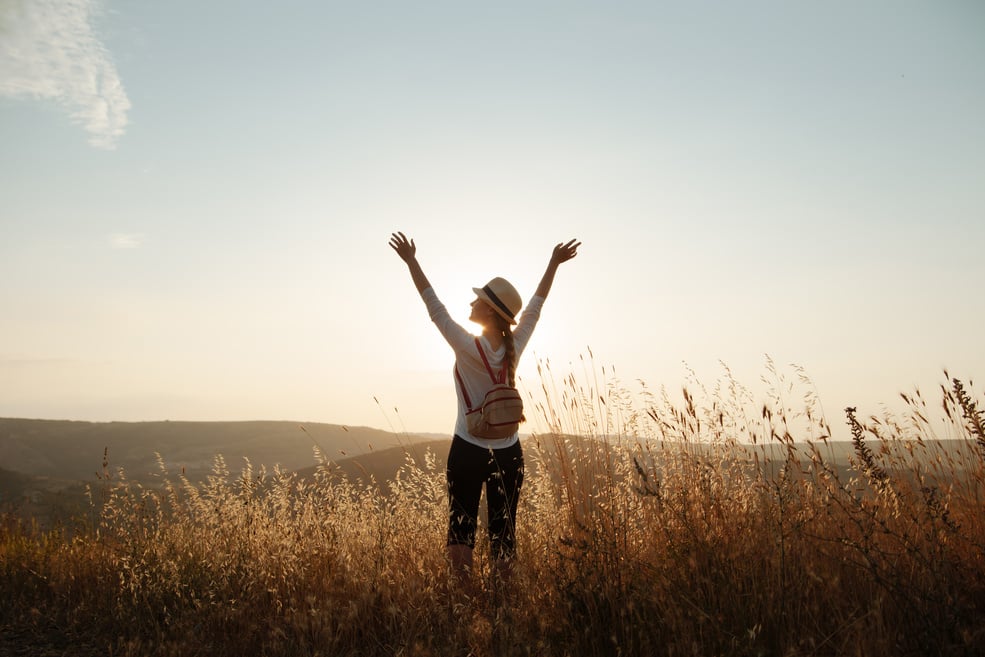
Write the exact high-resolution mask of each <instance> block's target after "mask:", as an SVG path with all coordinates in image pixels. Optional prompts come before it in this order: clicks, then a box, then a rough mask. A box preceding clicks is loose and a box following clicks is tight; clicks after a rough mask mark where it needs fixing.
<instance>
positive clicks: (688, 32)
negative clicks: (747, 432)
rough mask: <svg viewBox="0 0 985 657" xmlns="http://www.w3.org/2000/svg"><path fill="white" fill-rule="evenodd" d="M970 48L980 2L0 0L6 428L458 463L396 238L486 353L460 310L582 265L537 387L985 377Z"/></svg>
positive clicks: (427, 331) (981, 79)
mask: <svg viewBox="0 0 985 657" xmlns="http://www.w3.org/2000/svg"><path fill="white" fill-rule="evenodd" d="M983 35H985V5H983V4H982V3H980V2H977V1H973V0H967V1H963V2H962V1H954V2H929V1H927V2H908V1H881V0H872V1H868V2H857V1H854V0H851V1H847V0H846V1H842V0H830V1H826V2H788V1H781V0H775V1H770V2H766V1H758V0H748V1H744V2H726V1H721V2H708V1H700V0H699V1H688V2H661V1H656V0H651V1H648V2H618V1H616V2H613V1H606V2H602V1H598V2H585V1H579V0H568V1H564V2H561V1H543V0H527V1H525V2H509V1H507V2H496V3H489V2H485V3H480V2H467V1H461V0H458V1H454V2H452V1H434V2H413V1H407V0H403V1H399V2H393V1H377V2H358V3H357V2H344V3H340V2H331V1H326V0H317V1H315V0H311V1H303V0H284V1H282V2H276V3H274V2H254V1H252V0H235V2H233V1H229V0H209V2H204V3H203V2H198V1H196V2H190V1H187V0H169V1H168V2H151V1H150V0H129V1H127V2H121V1H118V0H101V1H100V0H71V1H69V0H0V144H2V146H0V416H4V417H30V418H48V419H73V420H92V421H111V420H120V421H123V420H126V421H137V420H163V419H170V420H252V419H266V420H278V419H280V420H293V421H299V422H315V421H320V422H330V423H337V424H345V425H352V426H372V427H377V428H382V429H388V430H395V431H410V432H436V433H448V432H450V431H451V430H452V428H453V426H454V413H455V408H454V387H453V386H454V383H453V379H452V375H451V368H452V364H453V356H452V352H451V349H450V348H449V347H448V346H447V345H446V344H445V343H444V342H443V340H442V338H441V337H440V336H439V334H438V333H437V331H436V329H435V328H434V326H433V325H432V324H431V323H430V322H429V320H428V316H427V313H426V311H425V309H424V305H423V303H422V302H421V300H420V298H419V297H418V296H417V294H416V292H415V290H414V286H413V284H412V282H411V280H410V276H409V275H408V273H407V270H406V267H405V266H404V265H403V263H402V262H401V261H400V260H399V259H398V258H397V257H396V255H395V254H394V253H393V252H392V251H391V249H390V248H389V247H388V246H387V240H388V238H389V235H390V233H391V232H392V231H395V230H400V231H403V232H405V233H406V234H407V235H408V236H409V237H412V238H414V240H415V242H416V244H417V248H418V258H419V260H420V262H421V264H422V266H423V268H424V271H425V273H426V274H427V275H428V276H429V278H430V280H431V282H432V283H433V285H434V287H435V290H436V291H437V293H438V295H439V297H440V298H441V299H442V301H443V302H444V303H445V304H446V306H447V307H448V308H449V310H450V312H451V314H452V316H453V317H455V318H456V319H458V320H459V321H460V322H461V323H463V325H466V326H467V327H468V328H470V329H471V330H474V331H477V330H478V327H476V326H474V325H470V324H468V323H467V317H468V312H469V306H468V304H469V302H470V301H471V300H472V299H473V298H474V295H473V294H472V291H471V289H472V287H473V286H481V285H483V284H484V283H485V282H486V281H488V280H489V279H490V278H492V277H494V276H504V277H506V278H508V279H509V280H510V281H512V282H513V283H514V284H515V285H516V287H517V288H518V289H519V290H520V292H521V294H522V295H523V297H524V299H527V298H529V296H530V295H531V294H532V292H533V290H534V289H535V288H536V286H537V282H538V280H539V279H540V276H541V274H542V272H543V270H544V267H545V266H546V264H547V261H548V258H549V256H550V253H551V249H552V247H553V245H554V244H556V243H558V242H561V241H564V240H567V239H569V238H578V239H580V240H581V241H582V242H583V246H582V248H581V250H580V253H579V255H578V257H577V258H575V259H574V260H572V261H571V262H569V263H565V264H564V265H562V266H561V269H560V271H559V273H558V276H557V279H556V281H555V284H554V288H553V290H552V291H551V294H550V297H549V298H548V300H547V303H546V304H545V307H544V312H543V316H542V319H541V322H540V324H539V325H538V327H537V330H536V332H535V333H534V336H533V339H532V340H531V342H530V345H529V347H528V350H527V352H526V353H525V354H524V358H523V361H522V362H521V365H520V370H519V373H520V379H521V388H524V389H525V390H527V391H528V392H535V391H536V390H537V389H539V388H540V386H541V379H540V377H539V375H538V372H537V365H538V363H541V364H543V365H546V364H547V363H550V371H551V375H550V380H551V381H553V382H554V383H559V382H560V381H561V380H562V379H563V377H564V376H566V375H567V374H568V373H569V372H574V373H575V374H577V375H578V376H579V377H583V378H585V379H587V380H588V381H587V382H586V384H585V385H588V386H589V387H591V385H594V383H592V381H594V379H595V378H596V375H593V374H592V372H602V369H603V368H604V370H605V371H604V373H601V374H600V375H599V376H601V380H602V381H603V383H602V384H600V386H603V387H604V386H605V385H606V383H605V382H606V381H607V382H608V383H609V384H611V385H613V386H616V387H618V388H619V389H620V390H624V391H626V392H627V393H628V394H633V395H635V394H637V393H638V392H639V391H641V390H642V389H643V387H644V386H645V387H646V389H649V390H657V389H659V388H661V387H665V388H666V389H667V390H668V392H669V394H670V396H671V398H672V399H679V398H680V389H681V387H682V386H683V385H693V382H694V381H695V380H697V381H698V382H700V383H701V384H702V385H705V386H709V387H711V386H713V385H714V383H715V382H716V381H718V380H720V379H721V377H722V376H723V372H724V370H723V364H724V365H725V366H727V367H728V368H729V371H731V372H732V374H733V376H735V378H737V379H738V380H739V381H740V382H741V383H743V384H744V385H746V386H748V387H749V388H750V389H751V390H752V391H753V392H754V394H756V395H758V394H760V392H759V390H760V388H762V390H763V392H762V394H769V392H768V391H769V389H770V386H771V384H770V375H769V373H768V367H767V363H768V362H773V363H775V364H776V368H777V369H778V370H780V371H781V372H783V373H785V376H793V377H794V378H795V377H796V375H795V374H793V372H797V371H800V370H798V369H796V368H802V371H803V372H805V373H806V374H807V375H808V376H809V377H810V379H811V381H812V382H813V383H812V386H813V389H814V390H816V393H817V394H818V396H819V398H820V400H821V402H822V404H823V407H824V412H825V414H826V416H827V417H828V420H829V422H830V423H831V424H832V425H835V426H840V425H843V424H844V421H843V418H842V415H841V409H843V408H844V407H845V406H849V405H850V406H857V407H858V408H859V413H860V415H862V416H866V415H868V414H878V413H879V412H880V411H881V409H883V408H886V407H887V406H891V405H892V404H894V403H896V401H897V400H898V396H899V393H901V392H912V391H913V390H914V388H918V389H920V390H922V391H923V392H924V393H925V396H928V397H929V398H932V399H933V398H935V392H934V391H935V389H936V388H937V386H938V385H939V384H940V383H942V382H944V381H945V379H944V375H943V371H944V369H945V368H946V369H947V371H948V372H949V373H950V374H951V376H957V377H959V378H962V379H964V380H966V381H967V380H968V379H972V380H974V378H975V377H976V376H982V375H985V348H983V343H982V337H981V336H982V333H983V328H982V327H983V325H985V305H983V304H982V296H981V294H982V281H985V259H983V257H982V255H983V247H985V119H983V117H985V38H983ZM586 372H587V374H586ZM763 378H765V379H766V382H763V381H762V379H763ZM978 390H980V388H978ZM978 394H979V395H980V392H979V393H978ZM533 428H534V429H536V427H533Z"/></svg>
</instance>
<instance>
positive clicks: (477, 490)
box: [445, 436, 523, 559]
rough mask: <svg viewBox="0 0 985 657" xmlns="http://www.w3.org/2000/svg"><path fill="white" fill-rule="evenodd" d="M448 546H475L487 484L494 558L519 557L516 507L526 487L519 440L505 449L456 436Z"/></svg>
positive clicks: (450, 476)
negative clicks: (467, 440)
mask: <svg viewBox="0 0 985 657" xmlns="http://www.w3.org/2000/svg"><path fill="white" fill-rule="evenodd" d="M445 475H446V477H447V480H448V501H449V514H448V545H468V546H469V547H475V528H476V521H477V519H478V517H479V498H480V497H482V485H483V484H485V485H486V505H487V508H488V511H489V542H490V544H491V547H492V553H493V556H494V557H495V558H497V559H509V558H512V557H513V556H514V555H515V554H516V533H515V529H516V504H517V501H518V500H519V499H520V486H522V485H523V449H521V447H520V443H519V441H518V442H517V443H516V444H515V445H513V446H511V447H506V448H504V449H488V448H484V447H478V446H476V445H473V444H472V443H469V442H466V441H465V440H463V439H462V438H459V437H458V436H455V438H454V439H453V440H452V443H451V449H450V450H449V452H448V469H447V470H446V471H445Z"/></svg>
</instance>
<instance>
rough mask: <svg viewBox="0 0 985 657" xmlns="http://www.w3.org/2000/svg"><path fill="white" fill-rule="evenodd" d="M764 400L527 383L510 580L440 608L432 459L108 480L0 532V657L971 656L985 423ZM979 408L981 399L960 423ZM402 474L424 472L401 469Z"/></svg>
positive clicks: (984, 600)
mask: <svg viewBox="0 0 985 657" xmlns="http://www.w3.org/2000/svg"><path fill="white" fill-rule="evenodd" d="M771 373H772V374H773V375H775V376H776V379H775V381H776V383H775V385H774V386H773V387H772V388H771V390H770V391H769V392H768V393H767V394H766V395H765V399H754V398H753V395H752V394H751V393H750V392H748V390H746V389H745V388H744V387H743V386H741V385H740V384H739V383H738V382H736V381H734V380H733V379H732V378H731V377H730V376H729V375H728V374H727V371H726V376H725V378H724V379H723V380H722V381H719V382H718V383H717V384H716V385H715V386H714V387H713V388H712V389H711V390H707V389H705V388H703V387H701V386H700V385H698V386H691V387H689V388H686V389H684V391H683V395H682V396H679V395H674V396H673V397H674V398H680V400H681V401H680V402H677V401H673V400H672V396H671V395H670V394H668V393H666V392H664V391H660V392H655V393H652V394H650V393H647V392H646V391H645V390H644V393H643V394H642V395H629V394H628V393H626V392H625V391H624V390H623V389H622V388H621V387H620V386H619V385H617V384H612V383H611V382H608V383H607V382H605V380H604V379H605V376H604V374H605V372H604V369H603V382H602V383H601V384H600V383H599V382H598V380H597V377H595V375H594V374H590V375H588V376H587V377H586V378H589V379H592V380H590V381H577V380H576V379H575V377H574V376H570V377H566V378H564V379H563V380H561V381H560V382H557V383H555V382H552V380H551V374H550V372H549V371H544V372H542V375H543V377H544V378H543V380H544V381H545V383H543V384H542V385H541V390H540V391H538V396H537V400H539V401H535V400H534V399H533V398H532V399H531V403H530V404H529V406H528V415H537V416H538V421H539V422H540V423H541V424H542V425H544V426H546V427H548V429H547V430H545V431H541V432H538V433H537V434H534V435H532V436H530V437H527V438H525V440H524V449H525V453H526V459H527V478H526V482H525V484H524V488H523V495H522V498H521V503H520V512H519V527H518V531H517V534H518V546H519V557H518V559H517V563H516V565H515V570H514V573H513V576H512V578H511V579H510V580H509V581H499V580H497V579H496V578H495V576H494V575H493V571H492V569H491V568H489V563H488V551H487V547H486V546H485V545H484V544H483V543H482V542H481V541H480V544H479V545H478V546H477V552H476V554H477V559H476V569H475V572H474V580H475V581H474V585H475V586H474V589H472V590H470V591H461V590H458V589H456V588H455V587H454V586H452V585H451V580H450V578H449V573H448V567H447V564H446V561H445V554H444V533H445V518H446V513H447V511H446V496H445V490H444V472H443V466H442V465H441V463H442V461H441V459H442V458H443V454H441V455H435V454H433V453H431V452H427V453H420V452H419V450H416V449H415V448H413V447H411V446H408V449H407V453H408V457H407V462H406V464H405V465H404V467H402V468H401V470H400V471H399V473H398V475H397V476H396V477H395V478H393V479H392V480H391V481H388V482H377V481H375V479H374V478H373V477H370V476H368V474H367V476H366V477H362V478H355V477H352V476H346V475H345V474H344V473H342V471H341V469H340V468H339V467H338V466H337V465H336V464H334V463H333V462H331V461H330V460H328V459H326V458H324V457H322V458H321V462H320V464H319V465H318V466H317V467H316V468H315V469H313V470H311V471H309V472H306V473H297V472H287V471H283V470H280V469H279V468H274V469H273V470H267V469H266V468H264V467H262V466H256V467H254V466H252V465H250V464H247V466H246V467H245V468H243V469H242V470H239V469H237V470H236V471H232V470H231V469H230V468H229V467H228V466H227V465H226V463H225V461H224V460H223V459H221V458H218V459H216V462H215V464H214V467H213V471H212V474H211V475H210V476H209V477H208V478H207V479H206V480H205V481H202V482H193V481H190V480H188V479H187V478H185V477H184V476H182V475H181V474H180V473H173V472H169V471H168V469H167V467H166V466H165V465H164V460H163V459H162V467H161V471H160V474H159V477H158V480H157V481H156V482H155V483H148V482H146V481H141V482H136V481H129V480H128V479H127V478H126V476H125V473H120V472H117V473H113V472H111V471H110V470H109V469H108V468H107V469H106V470H105V471H104V473H103V474H102V476H101V478H100V479H98V480H95V481H94V482H93V483H92V484H91V485H90V496H91V505H90V506H89V507H88V509H87V511H86V513H85V517H84V518H79V519H78V521H77V522H75V523H73V524H69V525H65V526H62V527H59V528H55V529H46V530H41V529H37V528H35V527H32V526H31V525H30V524H29V523H24V522H21V521H18V520H15V519H14V516H12V515H7V516H5V520H4V521H3V523H2V527H0V584H2V589H3V597H4V599H5V603H4V605H3V607H2V610H0V654H13V655H16V654H35V655H44V654H50V655H63V654H65V655H162V656H163V655H210V656H219V655H325V656H334V655H422V656H423V655H476V656H480V655H482V656H484V655H544V656H554V655H557V656H562V655H573V656H575V655H980V654H985V523H983V510H985V506H983V505H985V433H983V423H985V417H983V412H982V410H981V409H980V404H981V395H980V393H975V392H974V391H973V390H972V388H971V386H970V385H967V386H966V385H965V384H964V383H963V382H962V381H960V380H958V379H951V378H950V377H946V378H947V379H948V380H947V381H946V383H945V384H944V385H942V386H941V389H940V390H939V391H938V392H937V393H936V394H935V396H934V398H933V399H926V400H925V399H924V397H923V396H922V395H921V394H920V393H919V392H916V393H914V394H913V395H905V396H904V401H905V403H906V410H905V411H904V412H903V413H900V414H898V415H892V416H891V415H889V414H884V415H882V416H879V417H875V416H867V417H864V416H863V413H862V412H861V411H859V410H856V409H845V411H844V412H843V413H840V414H839V417H840V419H839V423H844V425H842V426H845V425H847V427H846V428H847V431H846V434H847V435H850V436H851V440H850V441H844V442H840V443H839V442H836V441H833V440H832V438H831V436H832V431H831V427H830V426H829V421H828V420H827V419H826V418H825V415H824V413H823V412H822V410H821V404H820V400H818V398H817V396H816V394H814V392H813V388H812V386H811V385H810V382H809V380H807V379H806V377H804V376H803V375H802V373H800V372H797V374H796V376H795V377H794V378H795V381H794V383H788V382H786V381H785V380H784V378H783V377H782V376H780V375H776V373H775V372H773V371H772V368H771ZM976 395H977V397H976ZM414 457H417V458H414Z"/></svg>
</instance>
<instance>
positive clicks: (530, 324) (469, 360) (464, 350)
mask: <svg viewBox="0 0 985 657" xmlns="http://www.w3.org/2000/svg"><path fill="white" fill-rule="evenodd" d="M421 298H423V299H424V303H425V305H426V306H427V309H428V314H430V316H431V321H432V322H434V324H435V326H437V327H438V331H440V332H441V335H442V336H444V338H445V340H446V341H447V342H448V344H449V345H451V348H452V349H453V350H454V351H455V366H456V367H457V368H458V372H459V374H460V375H461V377H462V383H463V384H464V385H465V388H466V389H467V392H468V396H469V399H471V400H473V403H477V401H481V400H482V398H483V397H485V396H486V393H487V392H488V391H489V389H490V388H492V386H493V382H492V379H491V378H490V377H489V372H487V371H486V366H485V365H484V364H483V362H482V357H481V356H480V355H479V351H478V350H477V349H476V347H475V338H476V336H474V335H472V334H471V333H469V332H468V331H466V330H465V329H464V328H462V327H461V326H460V325H459V324H458V323H456V322H455V320H453V319H452V318H451V315H449V314H448V310H447V309H446V308H445V306H444V304H443V303H441V301H440V300H439V299H438V295H437V294H435V292H434V290H433V289H432V288H430V287H429V288H427V289H425V290H424V291H423V292H421ZM543 305H544V297H540V296H534V297H532V298H531V299H530V301H529V302H528V303H527V306H526V308H524V309H523V314H521V315H520V321H519V322H518V323H517V325H516V328H515V329H513V347H514V349H515V350H516V357H517V360H519V358H520V355H521V354H522V353H523V350H524V348H525V347H526V346H527V342H529V341H530V336H531V335H532V334H533V332H534V327H535V326H537V320H539V319H540V309H541V307H542V306H543ZM479 340H480V342H481V343H482V350H483V351H484V352H485V354H486V358H488V359H489V366H490V367H492V369H493V371H494V372H499V371H500V370H501V369H502V368H503V360H504V358H505V356H506V346H505V345H500V347H499V349H493V348H492V347H491V346H490V345H489V341H488V340H486V338H485V337H483V336H479ZM453 376H454V374H453ZM455 394H456V395H457V397H458V418H457V419H456V420H455V435H457V436H460V437H461V438H462V439H463V440H466V441H468V442H470V443H472V444H473V445H478V446H479V447H491V448H492V449H501V448H503V447H510V446H511V445H513V444H515V443H516V442H517V441H518V440H519V439H520V436H519V433H515V434H513V435H512V436H510V437H508V438H501V439H497V440H490V439H488V438H476V437H475V436H473V435H471V434H470V433H469V429H468V422H467V421H466V419H465V414H466V412H467V411H468V406H467V405H466V403H465V397H464V396H463V395H462V388H461V386H460V385H459V384H458V381H457V380H456V381H455Z"/></svg>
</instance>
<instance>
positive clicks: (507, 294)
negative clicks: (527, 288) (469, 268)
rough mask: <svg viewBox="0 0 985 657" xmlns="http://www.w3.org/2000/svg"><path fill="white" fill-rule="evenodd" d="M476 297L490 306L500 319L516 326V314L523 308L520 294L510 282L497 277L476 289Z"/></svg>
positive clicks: (473, 289) (474, 289) (474, 290)
mask: <svg viewBox="0 0 985 657" xmlns="http://www.w3.org/2000/svg"><path fill="white" fill-rule="evenodd" d="M472 291H473V292H475V295H476V296H477V297H479V298H480V299H482V300H483V301H485V302H486V303H488V304H489V306H490V307H491V308H492V309H493V310H495V311H496V312H497V313H498V314H499V316H500V317H502V318H503V319H505V320H506V321H508V322H509V323H510V324H516V314H517V313H518V312H520V308H521V307H522V306H523V300H522V299H520V293H519V292H517V291H516V288H515V287H513V286H512V285H511V284H510V282H509V281H508V280H506V279H505V278H500V277H498V276H497V277H496V278H494V279H492V280H491V281H489V282H488V283H486V285H485V287H474V288H472Z"/></svg>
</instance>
